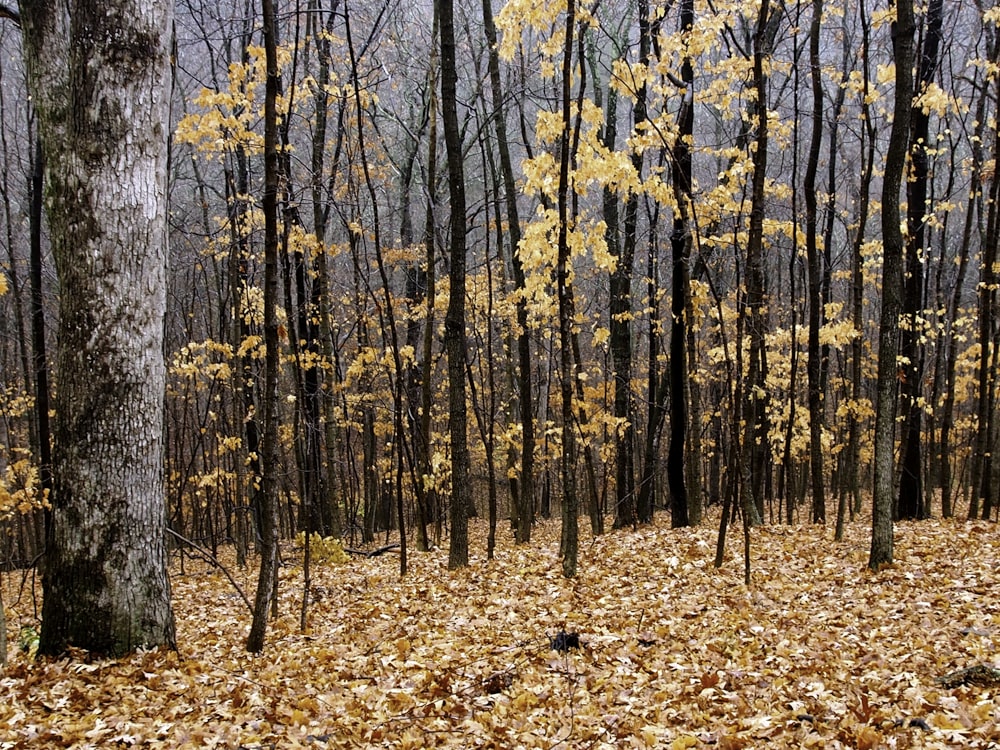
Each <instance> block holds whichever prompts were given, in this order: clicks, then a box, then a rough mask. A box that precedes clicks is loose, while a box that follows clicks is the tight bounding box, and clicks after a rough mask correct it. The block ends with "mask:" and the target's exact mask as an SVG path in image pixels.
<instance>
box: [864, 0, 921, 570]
mask: <svg viewBox="0 0 1000 750" xmlns="http://www.w3.org/2000/svg"><path fill="white" fill-rule="evenodd" d="M895 5H896V20H895V22H893V25H892V49H893V58H894V61H895V63H896V93H895V99H894V102H893V119H892V130H891V131H890V133H889V146H888V151H887V152H886V156H885V173H884V176H883V181H882V310H881V313H880V316H879V337H878V342H879V346H878V376H877V382H876V392H875V397H876V403H875V446H874V449H875V458H874V463H875V489H874V495H873V498H872V506H873V507H872V539H871V551H870V553H869V556H868V567H869V568H871V569H872V570H878V569H880V568H881V567H883V566H885V565H889V564H891V563H892V559H893V528H892V520H893V518H892V517H893V511H892V506H893V463H894V462H893V451H894V442H895V441H894V437H895V424H896V382H897V378H898V370H897V362H896V359H897V355H898V353H899V314H900V312H901V310H902V293H903V251H904V246H903V233H902V230H901V229H900V218H901V216H900V208H899V192H900V186H901V184H902V179H903V170H904V168H905V166H906V150H907V143H908V142H909V133H910V112H911V110H912V107H913V70H912V68H913V31H914V20H913V0H895Z"/></svg>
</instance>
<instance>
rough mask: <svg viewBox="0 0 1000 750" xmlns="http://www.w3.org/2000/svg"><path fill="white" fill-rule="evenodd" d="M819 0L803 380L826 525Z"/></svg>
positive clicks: (819, 516) (813, 49) (816, 487)
mask: <svg viewBox="0 0 1000 750" xmlns="http://www.w3.org/2000/svg"><path fill="white" fill-rule="evenodd" d="M822 17H823V0H813V16H812V23H811V24H810V27H809V70H810V74H811V79H812V94H813V111H812V115H813V117H812V137H811V138H810V140H809V159H808V161H807V162H806V174H805V184H804V192H805V199H806V263H807V264H808V278H809V343H808V346H807V353H806V378H807V380H808V384H809V462H810V477H811V479H812V483H811V484H812V520H813V522H814V523H825V522H826V494H825V493H826V472H825V471H824V468H825V467H824V460H823V425H824V422H825V418H824V394H823V389H822V352H821V351H820V343H819V330H820V327H821V326H822V325H823V299H822V276H823V267H822V266H823V259H822V256H821V255H820V252H819V248H818V247H817V241H816V240H817V234H818V231H817V207H816V173H817V170H818V168H819V154H820V148H821V146H822V145H823V70H822V67H821V62H820V47H819V45H820V38H819V37H820V27H821V20H822Z"/></svg>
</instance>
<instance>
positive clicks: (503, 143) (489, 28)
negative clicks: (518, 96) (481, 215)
mask: <svg viewBox="0 0 1000 750" xmlns="http://www.w3.org/2000/svg"><path fill="white" fill-rule="evenodd" d="M483 29H484V31H485V32H486V43H487V44H488V45H489V72H490V93H491V94H492V97H493V98H492V104H493V127H494V129H495V130H496V136H497V152H498V155H499V157H500V172H501V173H502V175H503V185H504V204H505V205H506V207H507V232H508V237H509V240H510V249H511V258H512V264H511V265H512V267H513V270H514V289H515V291H518V292H520V291H523V290H524V288H525V277H524V265H523V264H522V263H521V255H520V249H519V247H518V245H519V244H520V242H521V219H520V217H519V215H518V209H517V196H518V190H517V184H516V182H515V179H514V167H513V164H512V160H511V157H510V145H509V143H508V140H507V117H506V110H505V108H504V105H503V101H504V100H503V91H502V88H501V85H500V60H499V56H498V53H497V31H496V25H495V23H494V21H493V6H492V3H491V2H490V0H483ZM516 314H517V327H518V331H517V404H518V413H519V416H520V418H521V471H520V481H519V483H518V485H517V496H516V497H515V503H516V508H515V510H516V518H517V521H516V528H515V540H516V541H517V543H518V544H526V543H527V542H530V541H531V524H532V523H533V522H534V520H535V420H534V414H533V411H532V408H533V404H532V398H531V339H530V337H529V331H528V304H527V300H526V298H525V295H524V294H519V295H518V297H517V313H516Z"/></svg>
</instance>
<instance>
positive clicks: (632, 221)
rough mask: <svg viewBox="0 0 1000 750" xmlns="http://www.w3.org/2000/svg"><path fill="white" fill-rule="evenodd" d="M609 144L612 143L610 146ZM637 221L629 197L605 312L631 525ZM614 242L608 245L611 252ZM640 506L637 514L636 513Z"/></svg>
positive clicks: (619, 509) (645, 16)
mask: <svg viewBox="0 0 1000 750" xmlns="http://www.w3.org/2000/svg"><path fill="white" fill-rule="evenodd" d="M636 15H637V16H638V19H639V60H638V63H639V65H641V66H644V67H648V66H649V51H650V39H649V2H648V0H638V5H637V8H636ZM632 116H633V129H634V131H635V132H641V130H642V129H643V128H644V127H645V124H646V120H647V113H646V84H645V82H643V83H642V85H640V86H639V87H638V90H637V91H636V95H635V103H634V105H633V109H632ZM612 148H613V146H612ZM642 161H643V159H642V153H641V152H639V151H633V153H632V168H633V169H634V170H635V172H636V175H641V174H642ZM638 224H639V196H638V195H636V194H635V193H633V194H631V195H629V197H628V199H627V200H626V202H625V219H624V226H623V229H624V232H623V237H622V243H621V252H620V253H619V254H617V259H618V263H617V264H616V265H615V269H614V271H613V272H612V273H611V280H610V291H609V296H610V300H609V305H608V308H609V309H608V312H609V315H610V317H611V320H610V329H611V336H610V345H611V360H612V365H613V367H614V376H615V393H614V415H615V419H616V420H618V422H619V425H618V429H617V430H616V431H615V528H622V527H623V526H631V525H634V524H635V523H636V521H641V522H642V523H650V522H651V521H652V520H653V508H652V505H650V506H649V507H648V508H642V509H640V508H638V507H637V505H636V495H635V417H636V415H635V399H634V398H633V397H632V269H633V266H634V262H635V248H636V242H637V237H636V234H637V232H638ZM617 249H618V243H617V242H616V243H615V244H614V245H611V246H609V247H608V250H609V251H611V252H612V253H613V254H614V252H615V251H616V250H617ZM640 510H641V515H639V512H640Z"/></svg>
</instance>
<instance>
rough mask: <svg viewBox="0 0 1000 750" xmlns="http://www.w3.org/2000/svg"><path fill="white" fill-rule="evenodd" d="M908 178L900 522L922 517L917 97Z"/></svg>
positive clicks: (930, 71)
mask: <svg viewBox="0 0 1000 750" xmlns="http://www.w3.org/2000/svg"><path fill="white" fill-rule="evenodd" d="M941 15H942V13H941V0H931V2H930V3H929V5H928V7H927V22H926V26H925V28H924V33H923V34H922V35H921V36H922V37H923V41H922V44H921V50H920V56H919V63H918V70H917V77H918V79H919V80H918V82H917V84H918V85H919V90H918V91H917V92H916V94H917V96H918V97H919V96H920V95H921V94H924V93H926V92H927V90H928V89H929V87H930V85H931V84H932V83H933V82H934V76H935V75H936V74H937V64H938V47H939V45H940V41H941ZM910 122H911V127H910V174H909V177H908V179H907V181H906V198H907V202H906V206H907V210H906V214H907V215H906V221H907V228H908V231H907V242H906V250H905V253H906V258H905V266H906V267H905V272H904V273H905V281H904V285H903V306H904V310H903V314H904V320H905V325H903V326H902V330H901V331H900V339H901V340H900V354H901V360H900V367H901V368H903V373H904V376H903V377H902V378H901V379H900V397H901V398H900V407H901V409H902V411H903V412H904V415H905V420H904V426H903V435H902V443H903V457H902V461H901V464H902V466H901V469H902V470H901V472H900V476H899V501H898V503H897V505H896V513H895V517H896V518H906V519H914V518H921V517H922V516H923V515H924V508H925V503H924V499H923V494H924V490H923V487H924V484H923V477H922V472H923V458H922V455H923V451H922V446H921V443H922V441H923V437H922V432H923V430H922V417H923V412H924V405H923V403H922V401H923V399H922V398H921V390H920V385H921V381H922V380H923V377H924V345H923V344H922V343H921V342H922V340H923V339H925V338H926V331H925V330H924V329H923V323H922V322H921V317H920V316H921V310H922V309H923V307H924V263H925V259H926V255H927V250H928V248H927V236H928V232H927V222H926V220H925V218H924V217H925V216H926V214H927V213H928V180H929V171H930V165H929V162H930V159H931V155H930V153H929V152H930V150H931V148H932V147H931V144H930V143H929V137H930V108H926V109H925V107H924V106H923V105H922V104H920V103H919V101H918V100H917V99H915V100H914V102H913V104H912V105H911V113H910Z"/></svg>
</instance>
